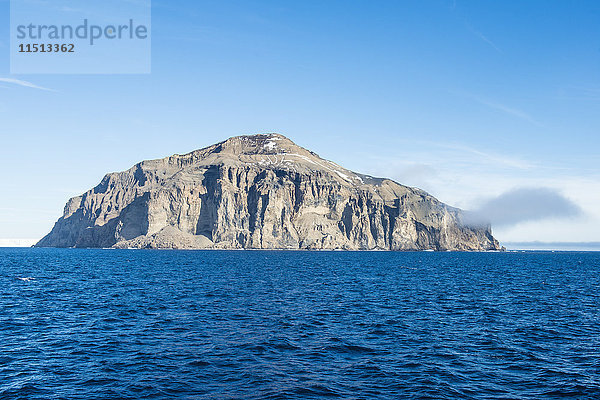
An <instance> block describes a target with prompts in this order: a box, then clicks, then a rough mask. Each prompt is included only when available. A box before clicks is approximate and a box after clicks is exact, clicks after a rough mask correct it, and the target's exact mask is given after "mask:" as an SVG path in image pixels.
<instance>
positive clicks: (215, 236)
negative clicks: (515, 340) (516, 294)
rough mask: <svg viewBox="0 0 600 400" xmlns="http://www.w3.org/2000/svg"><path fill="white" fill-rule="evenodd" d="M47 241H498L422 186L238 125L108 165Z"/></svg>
mask: <svg viewBox="0 0 600 400" xmlns="http://www.w3.org/2000/svg"><path fill="white" fill-rule="evenodd" d="M36 246H38V247H117V248H130V247H131V248H179V249H204V248H214V249H344V250H499V249H500V245H499V244H498V241H497V240H496V239H494V237H493V236H492V234H491V230H490V228H489V226H483V227H482V226H477V227H473V226H467V225H466V224H464V223H463V213H462V211H461V210H458V209H456V208H452V207H449V206H447V205H445V204H443V203H441V202H440V201H438V200H437V199H435V198H434V197H432V196H430V195H429V194H427V193H425V192H424V191H422V190H420V189H415V188H411V187H407V186H403V185H400V184H398V183H396V182H394V181H392V180H389V179H382V178H374V177H371V176H368V175H362V174H358V173H355V172H352V171H350V170H347V169H345V168H343V167H341V166H339V165H337V164H335V163H333V162H331V161H327V160H324V159H322V158H321V157H319V156H318V155H317V154H315V153H313V152H311V151H309V150H306V149H304V148H302V147H300V146H298V145H296V144H295V143H294V142H292V141H291V140H289V139H288V138H286V137H285V136H282V135H278V134H264V135H251V136H237V137H233V138H230V139H228V140H226V141H224V142H221V143H217V144H215V145H212V146H209V147H206V148H203V149H200V150H196V151H193V152H191V153H188V154H185V155H173V156H171V157H167V158H163V159H160V160H151V161H143V162H141V163H138V164H136V165H135V166H133V167H132V168H130V169H129V170H127V171H124V172H118V173H111V174H108V175H106V176H105V177H104V178H103V179H102V182H100V184H99V185H98V186H96V187H95V188H93V189H91V190H89V191H88V192H86V193H84V194H83V195H81V196H77V197H74V198H72V199H70V200H69V201H68V202H67V205H66V206H65V210H64V215H63V216H62V217H61V218H60V219H59V220H58V221H57V222H56V224H55V225H54V228H53V229H52V231H51V232H50V233H49V234H48V235H47V236H45V237H44V238H43V239H42V240H40V242H39V243H38V244H37V245H36Z"/></svg>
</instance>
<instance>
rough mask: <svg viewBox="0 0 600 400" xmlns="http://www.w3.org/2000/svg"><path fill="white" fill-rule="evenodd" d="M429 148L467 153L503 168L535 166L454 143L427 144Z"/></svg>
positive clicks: (527, 162) (513, 158) (528, 167)
mask: <svg viewBox="0 0 600 400" xmlns="http://www.w3.org/2000/svg"><path fill="white" fill-rule="evenodd" d="M428 143H429V145H431V146H436V147H440V148H444V149H448V150H456V151H461V152H465V153H469V154H472V155H475V156H478V157H480V158H481V159H483V160H485V161H486V162H492V163H494V164H499V165H503V166H505V167H510V168H516V169H530V168H534V167H535V164H533V163H531V162H529V161H525V160H521V159H518V158H515V157H509V156H505V155H500V154H493V153H490V152H487V151H483V150H479V149H476V148H474V147H470V146H466V145H463V144H454V143H439V142H428Z"/></svg>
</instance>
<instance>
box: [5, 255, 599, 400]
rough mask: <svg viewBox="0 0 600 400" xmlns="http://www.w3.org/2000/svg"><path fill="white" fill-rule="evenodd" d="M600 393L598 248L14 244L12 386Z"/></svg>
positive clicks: (260, 395) (157, 391)
mask: <svg viewBox="0 0 600 400" xmlns="http://www.w3.org/2000/svg"><path fill="white" fill-rule="evenodd" d="M171 398H177V399H313V398H342V399H558V398H573V399H598V398H600V253H585V252H573V253H560V252H557V253H544V252H533V253H512V252H510V253H393V252H279V251H274V252H266V251H230V252H228V251H145V250H77V249H63V250H59V249H1V250H0V399H11V400H12V399H86V400H87V399H171Z"/></svg>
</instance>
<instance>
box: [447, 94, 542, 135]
mask: <svg viewBox="0 0 600 400" xmlns="http://www.w3.org/2000/svg"><path fill="white" fill-rule="evenodd" d="M457 94H459V95H462V96H465V97H468V98H469V99H471V100H473V101H475V102H477V103H479V104H481V105H484V106H486V107H489V108H491V109H492V110H496V111H500V112H502V113H504V114H508V115H510V116H512V117H516V118H519V119H522V120H524V121H527V122H529V123H531V124H533V125H536V126H540V127H541V126H543V124H542V123H540V122H539V121H538V120H536V119H535V118H533V117H532V116H531V115H529V114H528V113H526V112H525V111H523V110H519V109H517V108H514V107H511V106H507V105H505V104H502V103H498V102H496V101H493V100H490V99H487V98H484V97H480V96H476V95H473V94H470V93H457Z"/></svg>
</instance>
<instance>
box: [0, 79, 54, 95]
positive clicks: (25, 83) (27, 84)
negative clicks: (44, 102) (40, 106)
mask: <svg viewBox="0 0 600 400" xmlns="http://www.w3.org/2000/svg"><path fill="white" fill-rule="evenodd" d="M0 82H5V83H11V84H13V85H18V86H23V87H26V88H31V89H38V90H45V91H47V92H56V90H54V89H49V88H47V87H43V86H39V85H36V84H35V83H31V82H28V81H23V80H20V79H12V78H0Z"/></svg>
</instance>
